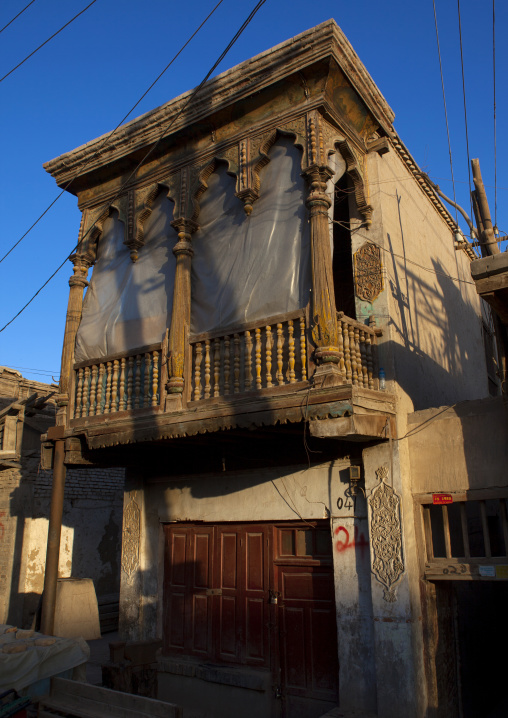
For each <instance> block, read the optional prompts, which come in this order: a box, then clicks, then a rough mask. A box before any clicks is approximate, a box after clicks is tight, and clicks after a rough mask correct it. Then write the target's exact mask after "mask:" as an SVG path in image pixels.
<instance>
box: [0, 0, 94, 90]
mask: <svg viewBox="0 0 508 718" xmlns="http://www.w3.org/2000/svg"><path fill="white" fill-rule="evenodd" d="M96 2H97V0H92V2H91V3H89V4H88V5H87V6H86V7H85V8H83V10H81V12H78V14H77V15H74V17H73V18H71V19H70V20H69V22H66V23H65V25H62V27H61V28H60V30H57V31H56V32H54V33H53V35H51V37H48V39H47V40H44V42H43V43H42V45H39V47H36V48H35V50H33V51H32V52H31V53H30V54H29V55H27V56H26V57H25V59H24V60H21V62H18V64H17V65H16V67H13V68H12V70H9V72H8V73H7V74H6V75H4V76H3V77H0V82H3V81H4V80H5V79H6V78H7V77H9V75H12V73H13V72H14V71H15V70H17V69H18V67H21V65H24V63H25V62H26V61H27V60H29V59H30V58H31V57H32V56H33V55H35V53H36V52H39V50H41V49H42V48H43V47H44V45H47V44H48V42H50V40H52V39H53V38H54V37H56V36H57V35H59V34H60V33H61V32H62V30H65V28H66V27H68V26H69V25H70V24H71V22H74V20H77V18H78V17H79V16H80V15H82V14H83V13H84V12H86V11H87V10H88V8H89V7H92V5H93V4H94V3H96Z"/></svg>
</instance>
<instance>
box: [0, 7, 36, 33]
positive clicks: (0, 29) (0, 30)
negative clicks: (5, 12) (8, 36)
mask: <svg viewBox="0 0 508 718" xmlns="http://www.w3.org/2000/svg"><path fill="white" fill-rule="evenodd" d="M34 2H35V0H31V1H30V2H29V3H28V5H25V7H24V8H23V10H20V11H19V12H18V14H17V15H14V17H13V18H12V20H9V22H8V23H7V25H4V26H3V27H1V28H0V32H3V31H4V30H6V29H7V28H8V27H9V25H12V23H13V22H14V20H17V19H18V17H19V16H20V15H23V13H24V12H25V10H28V8H29V7H30V5H33V4H34Z"/></svg>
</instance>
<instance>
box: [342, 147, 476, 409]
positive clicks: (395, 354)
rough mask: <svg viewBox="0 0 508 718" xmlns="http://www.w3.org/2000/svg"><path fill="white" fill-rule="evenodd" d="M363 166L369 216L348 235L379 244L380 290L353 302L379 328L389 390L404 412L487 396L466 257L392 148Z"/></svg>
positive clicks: (360, 241) (357, 243)
mask: <svg viewBox="0 0 508 718" xmlns="http://www.w3.org/2000/svg"><path fill="white" fill-rule="evenodd" d="M366 167H367V175H368V185H369V192H370V203H371V204H372V206H373V208H374V212H373V223H372V227H371V228H370V229H369V230H366V229H360V230H359V231H357V232H356V233H355V234H354V235H353V236H354V238H355V239H354V244H353V251H355V249H356V248H357V247H358V246H361V244H363V241H373V242H376V243H377V244H379V245H381V246H382V248H383V249H382V252H381V255H382V262H383V274H384V291H383V292H382V293H381V295H380V296H379V297H378V298H377V299H376V300H375V301H374V302H373V304H372V305H369V304H368V303H366V302H360V303H359V307H358V309H359V315H360V316H362V317H364V316H367V315H369V314H370V313H374V314H375V316H376V317H377V318H378V325H379V326H381V327H383V328H384V329H385V331H384V334H383V337H382V338H381V340H380V344H381V349H380V355H381V360H382V361H383V362H384V364H385V365H384V367H383V368H384V369H385V371H386V375H387V380H388V382H389V388H390V390H393V391H394V393H397V394H398V396H399V398H400V399H401V400H403V401H404V402H405V405H404V408H405V409H407V411H408V412H410V411H411V410H412V405H413V406H414V408H415V409H417V410H419V409H425V408H428V407H431V406H440V405H442V404H446V403H447V404H453V403H454V402H456V401H458V400H462V399H479V398H482V397H485V396H488V383H487V370H486V364H485V355H484V349H483V339H482V319H481V309H480V300H479V297H478V295H477V294H476V290H475V287H474V283H473V281H472V278H471V273H470V260H469V258H468V257H467V256H466V255H465V253H464V252H463V251H458V250H456V249H455V247H454V236H453V234H452V232H451V230H450V228H449V227H448V226H447V225H446V223H445V221H444V219H443V218H442V217H441V216H440V215H439V214H438V212H437V211H436V209H435V208H434V206H433V205H432V204H431V202H430V200H429V199H428V198H427V197H426V195H424V193H423V191H422V190H421V189H420V187H419V186H418V184H417V183H416V181H415V180H414V177H413V176H412V175H411V174H410V173H409V171H408V170H407V169H406V167H405V165H404V164H403V163H402V161H401V160H400V159H399V158H398V156H397V154H396V152H395V151H394V150H393V149H392V150H391V151H390V152H388V153H386V154H384V155H382V156H379V155H378V154H377V153H375V152H371V153H370V154H369V155H367V159H366ZM459 280H460V281H459ZM392 382H394V384H393V385H392ZM401 408H402V405H401Z"/></svg>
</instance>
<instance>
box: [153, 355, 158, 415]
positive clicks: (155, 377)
mask: <svg viewBox="0 0 508 718" xmlns="http://www.w3.org/2000/svg"><path fill="white" fill-rule="evenodd" d="M152 360H153V370H152V406H157V394H158V393H159V352H158V351H154V353H153V355H152Z"/></svg>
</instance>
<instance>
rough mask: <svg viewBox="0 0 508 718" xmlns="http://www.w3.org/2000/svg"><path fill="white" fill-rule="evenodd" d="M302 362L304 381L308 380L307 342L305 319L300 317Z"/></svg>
mask: <svg viewBox="0 0 508 718" xmlns="http://www.w3.org/2000/svg"><path fill="white" fill-rule="evenodd" d="M300 361H301V363H302V381H305V380H306V379H307V342H306V341H305V317H300Z"/></svg>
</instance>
